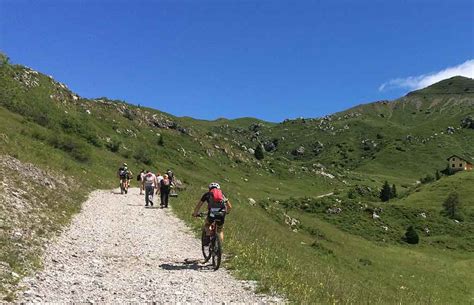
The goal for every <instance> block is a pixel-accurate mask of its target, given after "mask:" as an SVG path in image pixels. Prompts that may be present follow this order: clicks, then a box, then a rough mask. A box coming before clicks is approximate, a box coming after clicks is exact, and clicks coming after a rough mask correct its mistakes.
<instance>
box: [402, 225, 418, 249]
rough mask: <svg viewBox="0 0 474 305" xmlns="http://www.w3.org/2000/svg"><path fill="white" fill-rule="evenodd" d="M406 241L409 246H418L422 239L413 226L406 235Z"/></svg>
mask: <svg viewBox="0 0 474 305" xmlns="http://www.w3.org/2000/svg"><path fill="white" fill-rule="evenodd" d="M404 240H405V241H406V242H407V243H409V244H413V245H415V244H417V243H418V242H419V241H420V237H419V236H418V233H416V231H415V228H413V226H409V227H408V229H407V231H406V233H405V238H404Z"/></svg>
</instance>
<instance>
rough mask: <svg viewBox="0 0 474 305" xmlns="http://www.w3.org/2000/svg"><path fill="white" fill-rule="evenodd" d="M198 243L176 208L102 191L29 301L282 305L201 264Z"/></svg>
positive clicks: (28, 289)
mask: <svg viewBox="0 0 474 305" xmlns="http://www.w3.org/2000/svg"><path fill="white" fill-rule="evenodd" d="M201 259H202V255H201V252H200V242H199V241H198V240H197V239H196V238H194V237H193V235H192V233H191V232H190V231H189V230H188V229H187V227H186V226H185V225H184V223H183V222H182V221H181V220H179V219H177V218H176V217H175V216H173V214H172V212H171V211H170V210H162V209H145V208H144V207H143V197H142V196H139V195H138V189H132V190H131V191H130V192H129V194H128V195H120V194H116V193H115V192H110V191H96V192H93V193H92V194H91V196H90V197H89V199H88V200H87V202H85V203H84V205H83V210H82V212H81V213H80V214H78V215H77V216H76V217H75V218H74V219H73V221H72V224H71V226H70V227H69V228H68V229H67V230H66V231H65V232H64V233H63V234H61V235H60V236H59V237H58V238H57V239H56V240H54V241H53V242H52V243H51V245H50V246H49V247H48V248H47V250H46V253H45V255H44V258H43V260H44V270H43V271H41V272H38V273H37V274H35V275H34V276H33V277H29V278H25V279H24V280H23V282H22V283H21V286H23V288H24V292H23V293H22V294H21V295H20V300H21V301H24V302H90V303H92V302H94V303H95V302H107V303H116V302H153V301H154V302H159V303H163V302H172V303H176V302H191V303H218V302H219V303H223V302H225V303H234V302H239V303H275V302H276V303H281V302H282V300H281V299H279V298H277V297H269V296H263V295H257V294H255V293H254V292H253V288H252V285H251V284H249V283H246V282H242V281H238V280H236V279H234V278H233V277H232V276H230V275H229V273H228V272H227V271H226V270H225V269H219V270H218V271H216V272H214V271H212V269H211V268H210V267H209V266H207V265H201V264H200V263H199V261H200V260H201Z"/></svg>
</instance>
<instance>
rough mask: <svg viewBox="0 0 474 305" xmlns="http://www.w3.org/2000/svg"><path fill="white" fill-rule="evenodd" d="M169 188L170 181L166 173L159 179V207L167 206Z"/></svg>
mask: <svg viewBox="0 0 474 305" xmlns="http://www.w3.org/2000/svg"><path fill="white" fill-rule="evenodd" d="M170 190H171V181H170V179H169V177H168V175H167V174H165V175H164V176H163V179H162V180H161V181H160V199H161V207H162V208H167V207H168V200H169V196H170Z"/></svg>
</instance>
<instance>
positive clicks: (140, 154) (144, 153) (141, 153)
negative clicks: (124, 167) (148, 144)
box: [133, 148, 153, 165]
mask: <svg viewBox="0 0 474 305" xmlns="http://www.w3.org/2000/svg"><path fill="white" fill-rule="evenodd" d="M133 158H134V159H135V160H136V161H137V162H140V163H143V164H145V165H151V164H152V163H153V161H152V159H151V153H150V151H148V150H145V149H143V148H140V149H138V150H137V151H136V152H135V154H134V155H133Z"/></svg>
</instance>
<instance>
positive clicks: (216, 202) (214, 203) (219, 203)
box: [209, 188, 226, 209]
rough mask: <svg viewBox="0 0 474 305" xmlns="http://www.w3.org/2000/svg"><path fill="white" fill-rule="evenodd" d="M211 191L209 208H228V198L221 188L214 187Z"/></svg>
mask: <svg viewBox="0 0 474 305" xmlns="http://www.w3.org/2000/svg"><path fill="white" fill-rule="evenodd" d="M209 193H210V197H209V209H216V208H221V209H225V208H226V205H225V203H226V198H225V196H224V194H223V193H222V191H221V190H220V189H217V188H213V189H211V190H210V191H209Z"/></svg>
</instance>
